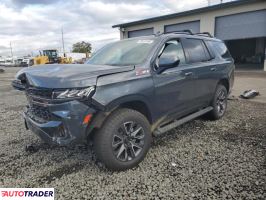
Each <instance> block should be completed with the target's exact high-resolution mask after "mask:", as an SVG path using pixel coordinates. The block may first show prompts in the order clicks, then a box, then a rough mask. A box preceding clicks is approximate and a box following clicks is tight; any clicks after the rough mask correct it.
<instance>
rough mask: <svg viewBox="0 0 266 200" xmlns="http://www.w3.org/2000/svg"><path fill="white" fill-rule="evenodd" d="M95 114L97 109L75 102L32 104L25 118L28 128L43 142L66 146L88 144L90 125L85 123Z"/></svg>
mask: <svg viewBox="0 0 266 200" xmlns="http://www.w3.org/2000/svg"><path fill="white" fill-rule="evenodd" d="M38 107H39V108H38ZM33 108H34V109H33ZM38 109H39V110H38ZM36 110H37V111H36ZM94 113H96V110H95V109H93V108H90V107H89V106H88V105H86V104H84V103H82V102H80V101H78V100H73V101H69V102H64V103H60V104H47V105H45V104H42V105H35V104H34V105H32V104H31V105H30V106H27V108H26V110H25V112H24V113H23V117H24V119H25V125H26V128H28V129H30V130H31V131H32V132H34V133H35V134H36V135H38V136H39V137H40V138H41V139H42V140H43V141H45V142H46V143H49V144H57V145H61V146H65V145H69V144H73V143H84V142H86V139H87V136H88V133H87V127H88V123H84V118H85V117H86V116H88V115H93V114H94Z"/></svg>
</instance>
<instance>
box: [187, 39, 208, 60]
mask: <svg viewBox="0 0 266 200" xmlns="http://www.w3.org/2000/svg"><path fill="white" fill-rule="evenodd" d="M182 43H183V47H184V50H185V53H186V57H187V58H188V63H196V62H204V61H207V60H210V59H211V56H210V54H209V52H208V50H207V48H206V46H205V44H204V43H203V41H202V40H200V39H190V38H187V39H184V40H183V41H182Z"/></svg>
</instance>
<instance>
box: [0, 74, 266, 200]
mask: <svg viewBox="0 0 266 200" xmlns="http://www.w3.org/2000/svg"><path fill="white" fill-rule="evenodd" d="M15 70H16V69H7V71H6V72H5V73H2V74H0V187H54V188H55V192H56V199H88V198H90V199H92V198H99V199H162V198H163V199H266V157H265V155H266V104H262V103H256V102H248V101H239V100H234V101H230V102H229V108H228V112H227V114H226V116H225V117H224V118H223V119H222V120H220V121H215V122H212V121H205V120H203V119H198V120H195V121H192V122H190V123H187V124H185V125H183V126H182V127H179V128H177V129H175V130H173V131H171V132H169V133H168V134H167V135H164V136H162V137H159V138H155V139H154V142H153V146H152V148H151V150H150V152H149V153H148V155H147V157H146V159H145V160H144V162H142V163H141V164H140V166H139V167H137V168H135V169H133V170H128V171H125V172H119V173H117V172H110V171H108V170H106V169H105V168H104V167H103V166H101V164H100V163H98V162H97V161H95V159H94V157H93V154H92V153H91V151H90V150H88V149H87V148H86V147H84V146H76V147H70V148H65V147H49V146H47V145H45V144H43V143H42V142H41V141H40V140H39V139H38V138H37V137H36V136H35V135H34V134H33V133H31V132H29V131H26V130H25V128H24V122H23V120H22V117H21V113H22V109H23V106H24V105H25V104H26V99H25V97H24V96H23V93H20V92H18V91H14V90H12V89H11V87H10V80H11V79H12V78H13V76H14V71H15ZM28 144H34V145H36V147H37V148H38V151H37V152H35V153H29V152H26V151H25V146H26V145H28Z"/></svg>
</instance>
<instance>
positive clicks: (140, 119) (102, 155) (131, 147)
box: [93, 108, 152, 171]
mask: <svg viewBox="0 0 266 200" xmlns="http://www.w3.org/2000/svg"><path fill="white" fill-rule="evenodd" d="M151 140H152V137H151V128H150V124H149V122H148V120H147V119H146V117H145V116H144V115H142V114H141V113H139V112H137V111H135V110H131V109H126V108H123V109H118V110H116V111H114V112H113V113H112V114H111V115H110V116H109V117H108V118H107V120H106V121H105V123H104V124H103V126H102V128H101V129H100V130H99V131H98V132H97V133H96V134H95V136H94V143H93V146H94V151H95V153H96V156H97V158H98V159H99V160H100V161H101V162H102V163H103V164H104V165H105V166H106V167H107V168H108V169H111V170H115V171H121V170H126V169H130V168H133V167H135V166H137V165H138V164H139V163H140V162H141V161H142V160H143V159H144V157H145V156H146V154H147V152H148V150H149V148H150V145H151Z"/></svg>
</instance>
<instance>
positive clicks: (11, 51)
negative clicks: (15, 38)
mask: <svg viewBox="0 0 266 200" xmlns="http://www.w3.org/2000/svg"><path fill="white" fill-rule="evenodd" d="M10 53H11V58H12V63H13V50H12V45H11V41H10Z"/></svg>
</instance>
